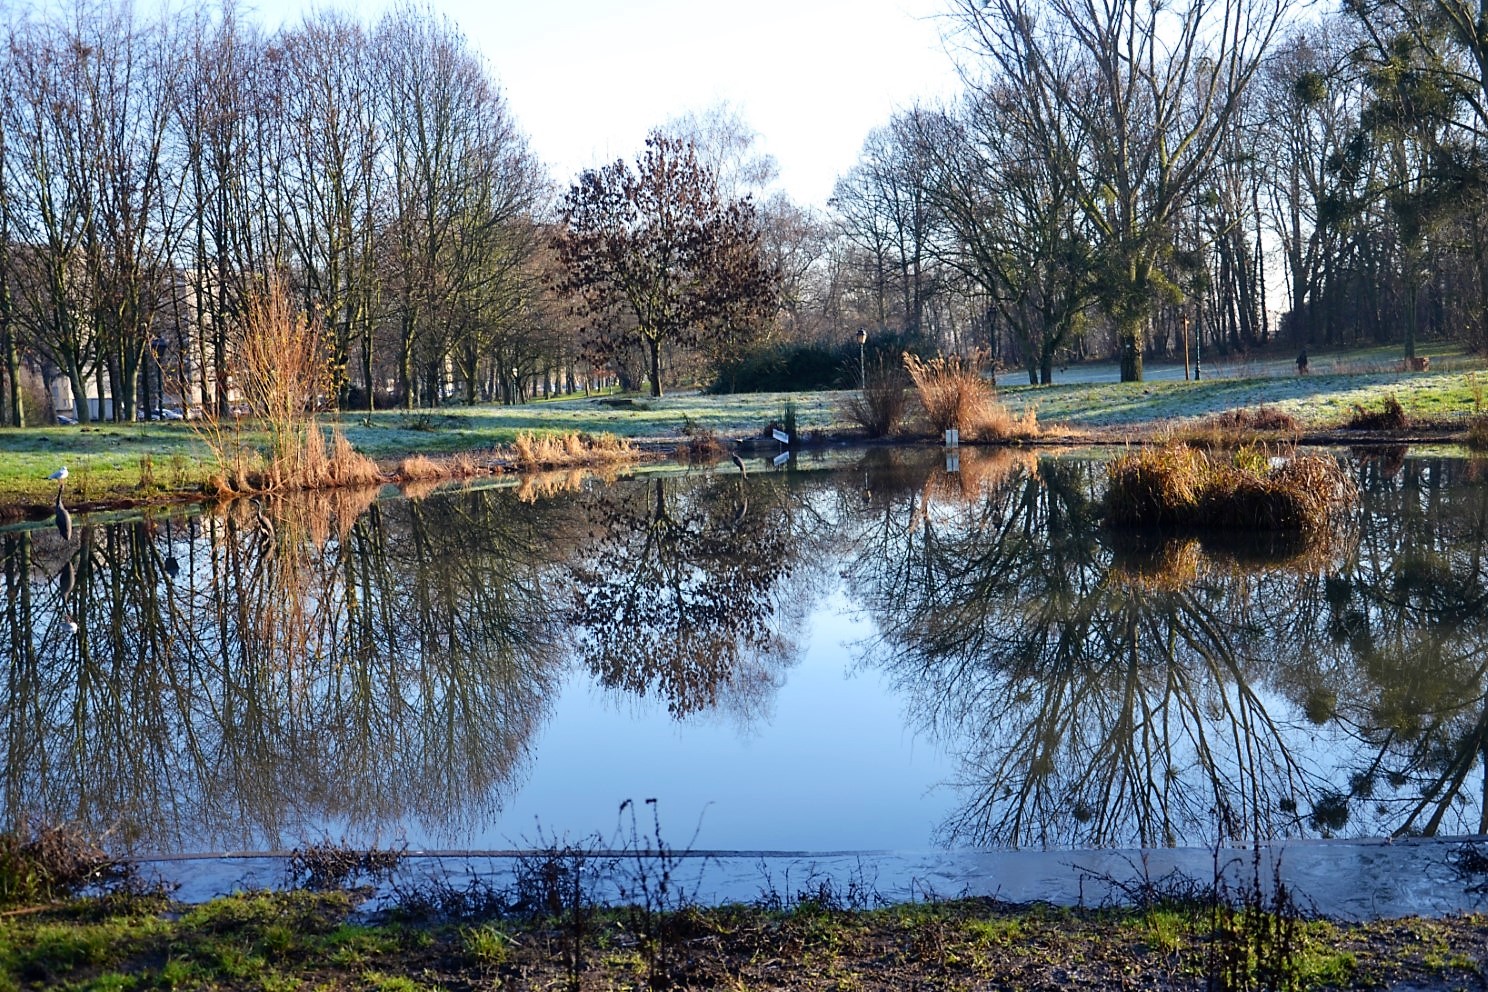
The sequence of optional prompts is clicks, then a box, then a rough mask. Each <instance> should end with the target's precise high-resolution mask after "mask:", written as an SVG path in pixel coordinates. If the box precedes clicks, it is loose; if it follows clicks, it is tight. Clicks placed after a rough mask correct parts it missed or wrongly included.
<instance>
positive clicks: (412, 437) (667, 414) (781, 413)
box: [0, 355, 1488, 518]
mask: <svg viewBox="0 0 1488 992" xmlns="http://www.w3.org/2000/svg"><path fill="white" fill-rule="evenodd" d="M1385 364H1386V363H1384V362H1383V361H1381V362H1380V363H1374V364H1371V363H1370V362H1367V361H1360V360H1357V359H1356V360H1354V361H1352V362H1350V363H1344V362H1341V361H1331V362H1330V361H1329V360H1327V359H1326V358H1319V359H1317V360H1315V362H1314V366H1313V367H1314V369H1316V370H1317V371H1316V372H1314V373H1313V374H1310V375H1306V376H1298V375H1295V374H1293V375H1281V374H1275V373H1276V369H1273V368H1271V367H1270V366H1267V365H1263V364H1262V365H1242V366H1234V367H1230V368H1222V369H1211V370H1209V371H1208V372H1207V377H1206V378H1205V379H1204V380H1203V381H1184V380H1183V379H1182V378H1181V373H1178V374H1179V376H1180V377H1179V378H1176V379H1175V378H1172V377H1171V376H1172V374H1173V372H1172V370H1169V377H1168V378H1158V377H1157V376H1154V377H1153V378H1152V380H1151V381H1147V382H1140V383H1118V382H1079V383H1067V384H1058V385H1053V386H1046V387H1032V386H1028V385H1022V384H1016V383H1011V384H1010V383H1009V382H1008V381H1007V379H1006V377H1005V378H1004V382H1003V384H1002V385H1000V386H999V389H998V394H997V395H998V398H999V400H1000V401H1001V402H1002V403H1004V404H1005V405H1006V406H1007V407H1008V408H1009V409H1010V411H1011V412H1012V413H1013V414H1015V415H1022V414H1024V413H1025V412H1026V411H1028V410H1030V409H1031V410H1034V411H1035V412H1036V416H1037V422H1038V428H1039V432H1040V434H1039V436H1040V438H1041V439H1044V440H1047V441H1048V442H1049V443H1054V444H1059V443H1066V444H1068V443H1073V444H1079V443H1111V442H1123V441H1141V440H1150V439H1153V438H1155V437H1159V436H1162V435H1165V434H1168V433H1171V432H1173V431H1174V430H1177V429H1181V428H1182V427H1183V426H1184V425H1192V424H1197V423H1200V422H1201V421H1203V420H1204V418H1207V417H1212V416H1215V415H1218V414H1222V413H1224V412H1226V411H1231V410H1242V409H1252V408H1256V407H1261V406H1266V407H1269V408H1272V409H1274V410H1278V411H1280V412H1282V413H1284V414H1285V415H1287V416H1288V417H1290V418H1292V419H1293V420H1294V421H1295V422H1296V423H1297V425H1298V430H1297V431H1296V432H1294V434H1295V436H1293V437H1291V438H1289V439H1290V440H1300V441H1304V442H1306V441H1329V442H1334V443H1349V440H1350V435H1349V434H1348V431H1347V429H1346V425H1347V423H1348V421H1349V419H1350V418H1351V417H1352V416H1353V415H1354V414H1355V413H1356V411H1358V410H1360V409H1365V410H1373V409H1377V408H1379V407H1380V406H1381V405H1382V404H1384V403H1385V402H1386V399H1387V398H1388V397H1394V398H1395V399H1397V400H1398V401H1399V403H1400V405H1401V407H1402V408H1403V410H1404V411H1405V414H1406V415H1407V417H1409V418H1410V421H1411V423H1410V426H1409V427H1408V428H1406V429H1404V430H1401V431H1397V432H1396V433H1398V434H1399V435H1400V440H1402V441H1409V440H1420V439H1423V438H1424V439H1429V440H1434V441H1441V440H1448V441H1450V440H1465V439H1466V437H1467V432H1468V430H1469V427H1470V426H1471V423H1472V421H1473V420H1474V418H1475V417H1478V418H1481V417H1482V416H1483V415H1484V414H1485V413H1488V411H1485V408H1484V407H1485V397H1484V392H1485V386H1488V372H1484V371H1483V369H1482V367H1483V365H1484V363H1483V362H1482V361H1480V360H1477V359H1474V358H1472V357H1470V356H1465V355H1456V356H1444V357H1442V358H1440V359H1439V360H1437V361H1436V362H1435V363H1434V364H1433V366H1432V369H1433V370H1432V371H1428V372H1401V371H1396V370H1393V369H1391V368H1388V367H1384V366H1385ZM850 395H851V394H849V393H846V392H821V393H758V394H740V395H733V396H709V395H701V394H697V393H679V394H676V395H672V396H666V397H662V398H660V399H652V398H650V397H644V396H635V395H626V396H593V397H572V398H565V399H559V400H550V401H541V402H534V403H529V404H524V405H520V406H494V405H491V406H476V407H445V408H441V409H438V410H424V411H414V412H404V411H379V412H377V413H374V414H371V415H366V414H342V415H331V416H324V417H322V418H321V424H322V426H323V427H326V428H333V427H334V428H336V429H339V430H340V431H341V432H343V433H344V434H345V436H346V437H347V439H348V440H349V441H350V442H351V444H352V445H353V446H354V447H355V449H356V450H357V451H358V452H360V453H362V454H365V455H367V456H369V457H371V458H373V459H376V460H378V461H379V462H380V463H383V464H385V465H391V464H392V463H394V462H395V461H396V460H398V459H400V458H403V457H405V456H409V455H415V454H422V455H429V456H433V457H440V456H450V455H457V454H461V453H488V452H495V451H496V450H497V449H499V448H501V447H502V446H504V445H510V444H511V443H512V442H513V441H514V440H515V439H516V438H517V436H518V435H520V434H523V433H536V434H566V433H575V432H577V433H583V434H589V435H600V434H612V435H616V436H618V437H621V438H626V439H629V440H631V441H634V442H636V443H638V444H640V445H643V446H649V447H654V448H658V449H665V448H668V447H671V446H676V445H681V444H684V443H686V441H687V439H688V438H689V437H690V436H697V435H698V434H700V433H701V434H713V435H716V436H717V437H718V438H720V439H722V440H724V441H725V442H726V441H728V440H730V439H740V438H747V437H756V436H760V435H762V434H765V433H766V432H767V430H768V428H769V426H770V425H771V424H778V423H781V422H782V421H783V420H784V417H785V411H786V406H787V403H791V404H794V407H795V411H796V417H797V422H798V424H799V429H800V432H801V433H802V434H803V435H805V436H806V437H807V438H808V439H815V440H830V439H842V440H847V439H851V438H853V437H860V436H861V431H860V430H859V429H858V427H857V425H856V424H855V423H854V422H853V421H852V419H851V418H850V417H849V416H848V413H847V410H846V400H847V399H848V398H849V396H850ZM898 437H899V438H900V439H902V440H911V441H912V440H916V439H921V440H929V439H930V433H929V431H928V429H927V428H926V427H925V426H924V425H923V424H916V423H915V422H914V421H913V419H911V420H910V421H909V422H908V423H906V425H905V427H904V429H903V430H902V431H901V432H900V434H899V435H898ZM1373 439H1374V440H1379V437H1378V436H1377V433H1376V435H1375V436H1374V437H1373ZM242 440H243V441H244V442H245V443H246V444H248V445H253V446H259V447H263V446H265V445H266V444H267V438H266V436H264V435H262V434H261V433H260V432H257V431H255V430H254V429H253V427H252V425H251V424H246V425H244V427H243V431H242ZM64 464H65V465H67V466H68V468H69V470H70V472H71V477H70V478H69V480H68V484H67V493H68V501H69V504H70V505H80V506H83V507H85V508H86V507H88V506H90V505H127V504H131V503H150V502H166V501H177V500H181V499H190V498H195V497H196V496H198V495H199V494H200V493H201V491H202V487H203V486H204V484H205V483H206V482H207V480H208V478H209V477H210V476H211V474H212V473H213V472H214V471H215V470H216V465H215V460H214V458H213V456H212V451H211V448H210V446H209V445H208V444H207V443H206V442H205V441H204V439H203V438H202V437H201V436H200V435H199V434H198V433H197V431H196V430H195V429H194V428H193V426H192V425H191V424H188V423H183V422H179V421H177V422H152V423H133V424H112V423H103V424H93V425H87V426H81V427H78V426H72V427H44V428H26V429H20V430H9V429H7V430H3V431H0V518H5V517H11V518H14V517H17V516H25V515H28V514H29V515H33V516H34V515H37V514H38V513H40V512H44V510H45V509H46V507H47V506H49V504H50V502H51V500H52V497H53V495H54V494H55V491H56V490H55V484H53V483H50V482H48V481H47V476H48V475H49V474H50V473H51V472H53V471H54V470H55V469H56V468H57V467H59V466H60V465H64Z"/></svg>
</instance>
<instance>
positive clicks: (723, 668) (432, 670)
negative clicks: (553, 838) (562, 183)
mask: <svg viewBox="0 0 1488 992" xmlns="http://www.w3.org/2000/svg"><path fill="white" fill-rule="evenodd" d="M569 481H570V482H572V483H573V484H572V485H564V486H558V487H554V488H553V490H552V492H550V493H549V496H553V495H555V494H556V493H557V492H558V491H559V490H565V489H576V490H577V493H576V494H575V495H564V496H562V498H548V497H545V496H544V495H542V494H541V493H537V492H534V491H533V490H532V489H531V488H530V487H528V488H524V489H523V490H521V491H520V492H514V491H511V490H503V491H497V490H486V491H477V492H471V493H467V494H457V495H450V496H437V497H434V498H430V499H427V500H422V501H416V500H394V501H374V499H373V495H374V494H372V493H365V494H361V495H360V496H357V495H353V494H346V493H337V494H332V495H329V496H328V495H323V494H320V495H317V494H302V495H297V496H296V497H294V498H293V499H272V500H268V501H266V502H264V503H263V504H262V506H259V505H256V504H248V503H238V504H236V505H234V506H231V507H228V508H226V509H222V510H219V511H215V512H212V513H208V514H204V515H202V516H199V517H192V518H190V520H189V521H187V520H182V519H171V520H166V521H162V522H156V521H153V520H140V521H134V522H131V523H124V524H113V525H107V526H92V525H90V526H87V527H83V528H81V530H80V535H79V542H78V543H79V546H80V547H79V550H78V551H76V552H75V553H73V552H72V551H71V549H69V548H68V547H66V546H65V545H62V544H61V542H60V540H59V539H57V538H56V537H55V535H54V534H52V533H51V532H50V531H41V530H36V531H22V532H17V533H11V534H7V535H4V536H3V537H0V551H3V555H4V559H3V561H4V585H5V592H6V598H5V608H4V614H3V622H4V628H3V638H4V641H3V643H4V644H5V645H6V647H7V650H8V653H9V657H10V658H12V659H13V660H12V662H11V664H10V665H9V666H8V667H7V670H6V675H7V678H8V685H7V686H6V693H7V706H6V707H5V709H4V713H3V716H0V732H3V735H4V746H5V748H6V758H7V760H6V779H5V782H4V795H3V800H4V810H5V821H6V822H8V823H16V822H19V821H20V820H22V819H23V818H27V817H29V818H34V819H38V820H42V821H46V822H60V821H82V822H84V823H87V824H89V825H92V826H95V827H100V828H102V827H107V828H110V829H112V830H114V832H115V836H116V837H117V838H118V839H119V841H120V842H121V843H123V844H124V845H125V846H126V847H129V848H133V849H136V850H138V849H142V848H160V849H167V850H177V849H181V848H182V847H216V848H253V847H259V846H264V845H267V846H277V845H280V844H283V843H295V842H297V841H299V840H300V839H302V838H304V837H307V836H312V837H313V836H318V835H319V832H320V831H323V830H339V831H342V832H345V833H347V834H349V835H350V836H356V837H360V838H362V839H364V840H366V841H371V840H374V839H377V838H378V837H379V835H381V836H382V837H383V839H386V834H385V832H386V831H387V830H390V829H396V828H397V827H398V826H399V825H401V824H407V823H410V822H412V821H416V822H418V823H419V824H420V826H421V827H422V828H423V830H424V832H425V833H426V834H428V835H431V836H436V837H443V838H450V839H452V840H453V839H457V838H462V837H466V836H468V835H469V834H470V832H472V831H473V830H475V829H477V828H478V827H479V826H480V825H482V824H484V823H485V822H487V821H489V820H490V819H491V818H492V817H494V816H495V815H496V813H497V812H498V811H499V809H500V807H501V805H502V802H503V799H504V797H505V796H506V795H508V794H509V793H510V792H511V791H512V790H513V789H514V788H515V787H516V786H517V785H519V784H520V780H521V776H522V772H523V769H524V767H525V763H526V758H527V754H528V750H529V748H530V745H531V742H532V739H533V737H534V735H535V733H536V732H537V730H538V729H539V728H540V726H541V724H542V723H543V721H544V720H545V719H546V716H547V713H548V711H549V709H550V707H551V704H552V700H553V697H554V695H555V693H556V691H557V688H558V686H559V684H560V682H561V680H562V679H563V678H564V677H565V675H566V672H567V669H568V664H569V661H570V659H571V658H572V657H573V653H574V651H575V650H578V651H579V652H580V653H581V657H582V659H583V661H584V662H585V663H586V665H587V666H588V667H589V668H590V669H591V670H592V671H593V672H594V673H595V674H596V675H597V676H598V677H599V678H600V679H601V680H602V681H603V682H604V683H605V684H606V685H609V686H611V687H613V688H615V689H616V690H617V691H621V692H627V693H631V692H633V693H653V694H657V695H659V696H661V697H662V698H663V699H664V700H665V701H666V704H667V706H668V708H669V709H670V710H671V711H672V712H673V713H674V714H677V715H686V714H693V713H697V712H699V711H700V710H703V709H707V708H710V707H712V706H714V705H726V706H727V707H728V708H730V709H731V710H732V711H734V712H735V713H736V714H737V715H739V716H740V717H741V718H745V719H747V718H749V717H750V716H751V715H752V714H755V713H758V712H761V711H763V710H764V709H765V708H767V705H768V701H769V699H770V696H771V693H772V692H773V691H774V689H775V687H776V686H777V685H778V680H779V676H778V674H777V673H778V671H779V670H780V669H781V668H782V667H783V666H785V665H787V664H789V663H790V662H791V661H792V660H793V659H794V654H793V650H794V649H793V647H792V645H791V640H790V635H789V632H790V631H791V630H792V629H794V627H795V626H797V625H798V624H799V622H800V616H801V614H802V613H803V612H804V610H805V609H806V608H807V607H808V606H809V602H808V601H806V600H803V599H801V598H799V597H796V596H792V595H789V594H787V593H785V592H783V591H782V590H781V589H780V585H781V583H782V582H784V581H785V580H786V579H787V578H789V577H790V576H791V575H792V573H793V572H795V571H797V569H796V567H795V565H794V562H795V561H796V560H797V556H799V555H800V554H801V553H802V549H803V548H806V547H810V546H811V545H810V541H809V540H805V541H793V540H792V532H793V525H792V523H791V520H792V518H793V516H794V514H792V513H791V511H790V510H789V508H788V503H789V500H788V499H787V498H786V495H785V494H786V493H787V491H788V490H787V489H785V488H783V487H780V486H777V485H776V484H775V483H773V482H772V483H765V484H763V485H760V484H757V483H754V482H751V483H749V485H750V487H751V490H755V489H757V490H758V493H757V495H755V496H753V497H752V504H751V498H746V493H745V490H744V488H743V484H741V483H736V482H734V481H733V480H732V479H724V478H713V477H707V476H704V477H702V478H699V479H672V480H666V481H656V482H628V483H618V484H615V485H613V486H585V485H584V484H583V483H582V480H579V481H577V482H575V481H574V480H569ZM638 535H640V539H639V540H637V536H638ZM797 536H799V535H797ZM801 571H803V573H806V574H814V573H813V572H812V570H811V569H805V570H801ZM797 585H799V583H797ZM631 590H633V591H634V595H632V594H631V593H630V591H631ZM777 601H778V603H779V605H777ZM564 604H572V606H571V607H565V605H564ZM70 620H75V621H76V623H77V630H76V633H75V635H74V633H73V632H72V630H71V629H70V628H69V626H68V621H70ZM574 620H577V622H576V623H575V624H574V625H573V626H572V627H571V626H570V621H574Z"/></svg>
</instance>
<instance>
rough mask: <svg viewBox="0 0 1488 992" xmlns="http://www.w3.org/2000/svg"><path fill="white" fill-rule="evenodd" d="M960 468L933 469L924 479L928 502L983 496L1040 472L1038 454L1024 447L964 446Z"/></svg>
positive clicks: (962, 501)
mask: <svg viewBox="0 0 1488 992" xmlns="http://www.w3.org/2000/svg"><path fill="white" fill-rule="evenodd" d="M960 461H961V467H960V471H957V472H931V473H930V475H929V476H928V477H927V478H926V479H925V503H926V505H928V504H929V503H930V502H931V501H939V502H958V503H965V502H969V501H972V500H976V499H980V498H981V497H982V496H984V495H985V494H987V493H990V492H993V491H995V490H997V489H1000V488H1002V487H1003V486H1005V485H1007V484H1008V483H1009V482H1021V481H1023V480H1024V479H1026V478H1028V477H1030V476H1036V475H1037V474H1038V458H1037V457H1036V456H1035V455H1034V454H1033V452H1031V451H1027V450H1024V449H1022V448H963V449H961V451H960Z"/></svg>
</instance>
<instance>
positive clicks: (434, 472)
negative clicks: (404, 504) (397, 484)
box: [393, 455, 447, 482]
mask: <svg viewBox="0 0 1488 992" xmlns="http://www.w3.org/2000/svg"><path fill="white" fill-rule="evenodd" d="M393 475H394V476H395V477H396V478H397V479H399V480H400V481H403V482H429V481H431V480H434V479H443V478H445V476H446V475H447V473H446V471H445V469H444V468H443V467H442V466H441V465H440V464H439V462H436V461H435V460H434V459H432V458H430V457H429V456H428V455H409V456H407V457H406V458H404V459H403V460H402V461H400V462H398V465H397V467H396V468H394V469H393Z"/></svg>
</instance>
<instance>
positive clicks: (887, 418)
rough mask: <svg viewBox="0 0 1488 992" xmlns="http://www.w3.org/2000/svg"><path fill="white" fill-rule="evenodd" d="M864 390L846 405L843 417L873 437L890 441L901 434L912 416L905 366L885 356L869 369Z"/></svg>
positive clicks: (852, 396)
mask: <svg viewBox="0 0 1488 992" xmlns="http://www.w3.org/2000/svg"><path fill="white" fill-rule="evenodd" d="M867 372H868V377H867V381H866V382H864V383H863V388H862V389H861V390H859V391H858V392H856V393H853V394H851V395H849V396H848V398H847V399H846V401H844V402H843V404H842V412H843V415H844V416H845V417H846V418H847V419H848V420H851V421H852V422H853V423H855V424H857V425H858V426H859V427H861V428H863V430H864V431H865V432H867V434H868V436H869V437H889V436H891V435H893V434H894V433H895V432H896V431H898V430H899V426H900V425H901V424H902V423H903V422H904V417H905V414H907V413H908V412H909V384H910V380H909V378H908V376H907V375H906V372H905V368H904V366H903V365H900V364H896V363H891V362H887V361H885V360H884V359H883V357H882V356H880V357H878V358H877V359H876V360H875V361H874V363H873V364H872V365H870V366H868V370H867Z"/></svg>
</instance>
